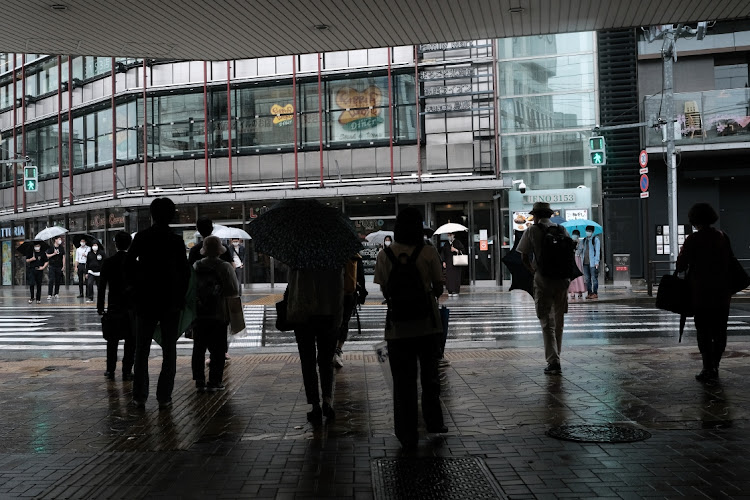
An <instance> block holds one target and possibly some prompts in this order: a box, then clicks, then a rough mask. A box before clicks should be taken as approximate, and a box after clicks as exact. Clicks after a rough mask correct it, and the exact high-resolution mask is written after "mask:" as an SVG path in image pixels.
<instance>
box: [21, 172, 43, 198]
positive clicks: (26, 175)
mask: <svg viewBox="0 0 750 500" xmlns="http://www.w3.org/2000/svg"><path fill="white" fill-rule="evenodd" d="M38 174H39V171H38V170H37V167H33V166H25V167H23V190H24V191H25V192H27V193H35V192H37V191H38V190H39V175H38Z"/></svg>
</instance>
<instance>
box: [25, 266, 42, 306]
mask: <svg viewBox="0 0 750 500" xmlns="http://www.w3.org/2000/svg"><path fill="white" fill-rule="evenodd" d="M27 276H28V281H29V293H30V295H31V296H30V299H31V300H34V288H36V300H41V299H42V280H43V279H44V271H42V270H41V269H31V270H29V272H28V274H27Z"/></svg>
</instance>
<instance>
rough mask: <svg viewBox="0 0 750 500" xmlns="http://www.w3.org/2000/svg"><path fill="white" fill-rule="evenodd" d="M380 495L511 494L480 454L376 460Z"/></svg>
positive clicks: (376, 485) (377, 494)
mask: <svg viewBox="0 0 750 500" xmlns="http://www.w3.org/2000/svg"><path fill="white" fill-rule="evenodd" d="M372 481H373V487H374V490H375V498H377V499H383V500H385V499H403V498H408V499H410V500H412V499H461V498H466V499H470V500H474V499H481V498H488V499H489V498H492V499H495V498H507V497H506V496H505V495H504V494H503V492H502V490H501V489H500V485H499V484H498V483H497V481H495V479H494V478H493V477H492V475H491V474H490V472H489V470H488V469H487V466H486V465H485V463H484V462H483V461H482V460H481V459H480V458H477V457H462V458H436V457H430V458H380V459H377V460H375V461H373V463H372Z"/></svg>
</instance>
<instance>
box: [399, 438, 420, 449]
mask: <svg viewBox="0 0 750 500" xmlns="http://www.w3.org/2000/svg"><path fill="white" fill-rule="evenodd" d="M399 441H401V448H403V449H404V450H416V449H417V445H418V444H419V438H415V439H403V440H399Z"/></svg>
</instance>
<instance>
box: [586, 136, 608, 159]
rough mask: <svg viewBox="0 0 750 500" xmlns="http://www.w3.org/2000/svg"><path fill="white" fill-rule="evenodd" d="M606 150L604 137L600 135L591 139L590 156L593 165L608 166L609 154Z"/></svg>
mask: <svg viewBox="0 0 750 500" xmlns="http://www.w3.org/2000/svg"><path fill="white" fill-rule="evenodd" d="M605 148H606V142H605V141H604V137H602V136H600V135H597V136H595V137H589V156H590V158H591V164H592V165H596V166H601V165H606V164H607V152H606V150H605Z"/></svg>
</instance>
